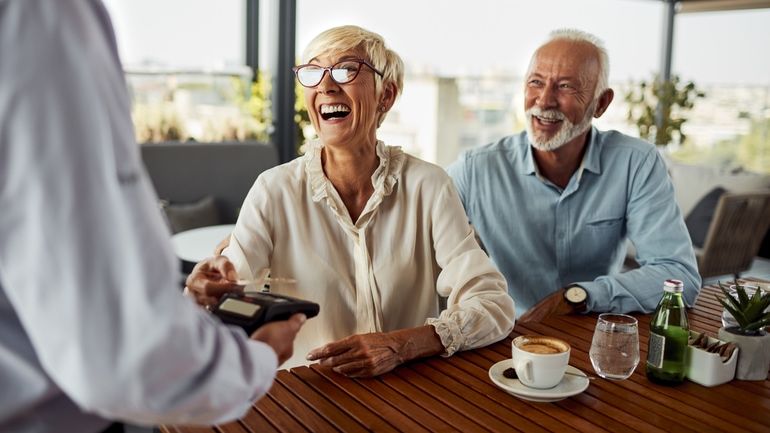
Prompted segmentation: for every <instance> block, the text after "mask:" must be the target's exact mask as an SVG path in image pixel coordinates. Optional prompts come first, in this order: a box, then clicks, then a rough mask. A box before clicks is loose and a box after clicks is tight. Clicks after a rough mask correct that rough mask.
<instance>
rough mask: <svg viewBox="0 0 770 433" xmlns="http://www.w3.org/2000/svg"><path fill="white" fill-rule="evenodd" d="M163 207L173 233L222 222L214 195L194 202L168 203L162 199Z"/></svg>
mask: <svg viewBox="0 0 770 433" xmlns="http://www.w3.org/2000/svg"><path fill="white" fill-rule="evenodd" d="M160 207H161V209H162V210H163V214H164V217H165V219H166V222H167V223H168V226H169V228H170V229H171V233H179V232H183V231H185V230H191V229H195V228H198V227H206V226H215V225H218V224H221V223H222V220H221V218H220V216H219V209H218V208H217V203H216V200H215V199H214V197H211V196H206V197H203V198H202V199H200V200H198V201H197V202H194V203H168V202H167V201H165V200H161V206H160Z"/></svg>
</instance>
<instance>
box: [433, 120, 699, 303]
mask: <svg viewBox="0 0 770 433" xmlns="http://www.w3.org/2000/svg"><path fill="white" fill-rule="evenodd" d="M447 171H448V172H449V174H450V176H451V177H452V178H453V179H454V181H455V184H456V185H457V189H458V191H459V193H460V197H461V199H462V201H463V204H464V205H465V211H466V213H467V214H468V218H469V219H470V222H471V224H473V226H474V227H475V228H476V230H477V232H478V235H479V237H480V238H481V241H482V243H483V244H484V247H485V249H486V251H487V252H488V254H489V255H490V257H491V258H492V260H493V261H494V262H495V263H496V264H497V266H498V267H499V268H500V270H501V271H502V273H503V275H505V277H506V279H507V280H508V290H509V292H510V294H511V296H512V297H513V299H514V300H515V301H516V310H517V311H516V313H517V315H521V314H523V313H524V312H525V311H526V310H528V309H529V308H530V307H532V306H534V305H536V304H537V303H538V302H539V301H540V300H542V299H543V298H544V297H546V296H547V295H549V294H551V293H553V292H555V291H556V290H560V289H561V288H563V287H565V286H568V285H570V284H572V283H576V284H579V285H580V286H582V287H584V288H585V289H586V291H587V292H588V309H589V311H613V312H631V311H644V312H650V311H653V310H654V309H655V307H656V305H657V303H658V301H659V300H660V297H661V296H662V294H663V282H664V280H666V279H668V278H676V279H679V280H682V281H683V282H684V298H685V301H686V302H687V304H688V305H692V304H693V303H694V302H695V298H696V297H697V295H698V291H699V290H700V284H701V279H700V276H699V275H698V270H697V266H696V261H695V254H694V252H693V248H692V243H691V241H690V237H689V235H688V233H687V229H686V227H685V225H684V221H683V220H682V215H681V213H680V211H679V208H678V206H677V204H676V202H675V201H674V189H673V186H672V184H671V181H670V179H669V177H668V174H667V172H666V166H665V164H664V163H663V160H662V158H661V157H660V155H659V154H658V152H657V151H656V149H655V147H654V146H653V145H651V144H649V143H647V142H644V141H641V140H639V139H635V138H632V137H628V136H626V135H623V134H621V133H619V132H617V131H607V132H602V131H598V130H597V129H596V128H593V129H592V130H591V134H590V138H589V143H588V147H587V150H586V152H585V155H584V157H583V161H582V163H581V165H580V167H579V168H578V170H576V171H575V173H574V174H573V175H572V177H571V178H570V180H569V183H568V184H567V187H566V188H564V189H563V190H562V189H561V188H559V187H558V186H556V185H555V184H553V183H551V182H550V181H548V180H547V179H545V178H544V177H542V176H541V175H540V174H539V173H538V169H537V166H536V164H535V160H534V158H533V153H532V147H531V146H530V144H529V141H528V139H527V134H526V132H522V133H520V134H518V135H512V136H508V137H505V138H503V139H502V140H500V141H498V142H496V143H491V144H488V145H486V146H482V147H478V148H475V149H471V150H469V151H467V152H464V153H463V154H462V155H461V156H460V158H459V160H458V161H456V162H455V163H453V164H452V165H451V166H450V167H449V168H448V169H447ZM626 239H630V240H631V242H633V244H634V246H635V247H636V252H637V256H636V260H637V262H638V263H639V264H640V267H639V268H638V269H634V270H631V271H628V272H624V273H621V272H620V270H621V266H622V263H623V260H624V258H625V255H626V250H627V249H626Z"/></svg>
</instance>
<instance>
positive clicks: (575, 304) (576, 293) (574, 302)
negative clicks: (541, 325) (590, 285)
mask: <svg viewBox="0 0 770 433" xmlns="http://www.w3.org/2000/svg"><path fill="white" fill-rule="evenodd" d="M563 296H564V302H566V304H567V305H569V307H570V308H572V312H574V313H585V312H586V311H587V310H588V291H587V290H586V289H585V287H583V286H581V285H579V284H570V285H568V286H567V287H565V288H564V292H563Z"/></svg>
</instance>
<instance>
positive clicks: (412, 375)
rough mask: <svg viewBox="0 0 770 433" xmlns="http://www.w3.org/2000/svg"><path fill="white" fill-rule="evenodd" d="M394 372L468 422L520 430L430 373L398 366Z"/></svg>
mask: <svg viewBox="0 0 770 433" xmlns="http://www.w3.org/2000/svg"><path fill="white" fill-rule="evenodd" d="M395 374H396V375H397V376H398V377H400V378H401V379H403V380H404V381H405V382H407V383H409V384H411V385H413V386H415V387H417V388H418V389H420V390H421V391H423V392H424V393H426V394H428V395H431V396H433V397H434V398H435V399H436V400H438V401H439V402H441V404H442V405H445V406H446V407H447V408H449V409H450V410H452V411H454V412H457V413H458V414H459V415H460V416H462V417H463V418H466V419H468V420H469V421H470V422H472V423H475V424H478V425H482V426H484V428H486V429H488V430H490V431H493V432H503V431H521V430H519V429H518V428H517V427H516V425H515V423H505V422H504V421H503V420H502V419H501V418H497V417H495V416H494V415H492V414H491V413H489V412H487V411H486V410H485V409H483V408H481V407H479V406H476V405H475V404H473V403H472V402H471V401H469V400H468V397H469V396H468V395H465V396H460V395H457V394H455V393H453V392H451V391H449V390H447V389H446V388H444V387H443V386H441V385H439V384H438V383H436V382H433V381H432V380H431V379H430V375H428V376H422V375H420V374H419V373H418V372H416V371H414V370H411V369H408V368H400V369H398V370H397V371H396V372H395Z"/></svg>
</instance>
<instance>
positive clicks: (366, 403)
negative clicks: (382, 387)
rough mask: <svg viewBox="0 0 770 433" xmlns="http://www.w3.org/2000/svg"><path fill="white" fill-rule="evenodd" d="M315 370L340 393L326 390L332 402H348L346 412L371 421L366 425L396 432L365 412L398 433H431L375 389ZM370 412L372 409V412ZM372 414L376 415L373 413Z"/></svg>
mask: <svg viewBox="0 0 770 433" xmlns="http://www.w3.org/2000/svg"><path fill="white" fill-rule="evenodd" d="M311 369H312V372H313V374H317V375H320V376H322V377H323V378H325V379H326V380H328V381H329V382H330V383H332V384H334V385H336V386H335V388H336V390H335V391H336V392H335V391H332V390H330V389H328V388H326V390H327V391H328V392H329V394H328V396H329V398H330V399H332V400H333V401H334V402H335V404H338V405H340V404H343V402H344V407H345V410H347V411H348V413H350V414H352V415H353V416H355V417H356V419H359V420H362V421H363V418H364V417H367V419H366V422H365V423H366V424H367V425H369V424H371V425H374V426H375V427H376V431H392V430H388V429H389V427H388V426H387V424H386V423H384V422H383V421H382V420H380V423H379V424H377V420H376V419H374V418H371V417H369V415H367V414H365V413H363V412H362V411H361V409H363V410H364V411H367V412H369V413H370V415H375V414H376V415H380V416H381V417H382V418H383V419H384V420H385V421H387V423H389V424H391V425H392V426H393V427H395V429H396V431H414V432H429V431H430V430H429V429H428V428H426V427H424V426H423V425H422V424H421V423H419V422H418V421H417V420H416V419H415V418H414V417H413V416H411V415H410V413H405V412H404V411H402V410H401V409H402V408H401V407H398V408H396V407H394V406H392V404H391V401H392V402H394V403H395V401H393V400H391V401H388V400H387V398H386V397H385V396H383V395H380V394H378V393H377V392H373V391H372V390H371V389H369V388H367V387H364V386H362V385H361V384H360V383H358V382H356V381H354V380H351V379H348V378H345V377H343V376H341V375H339V374H337V373H334V372H333V371H331V370H328V369H324V368H321V367H319V366H318V365H313V366H312V367H311ZM351 397H352V399H351ZM366 408H372V409H371V410H370V409H366ZM375 408H376V409H375ZM372 410H373V411H376V412H372ZM410 412H411V411H410ZM376 415H375V416H376ZM415 416H417V417H418V418H420V417H421V416H426V417H430V416H431V415H430V414H427V413H426V414H424V415H423V414H419V413H417V414H415ZM429 424H432V422H429Z"/></svg>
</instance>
